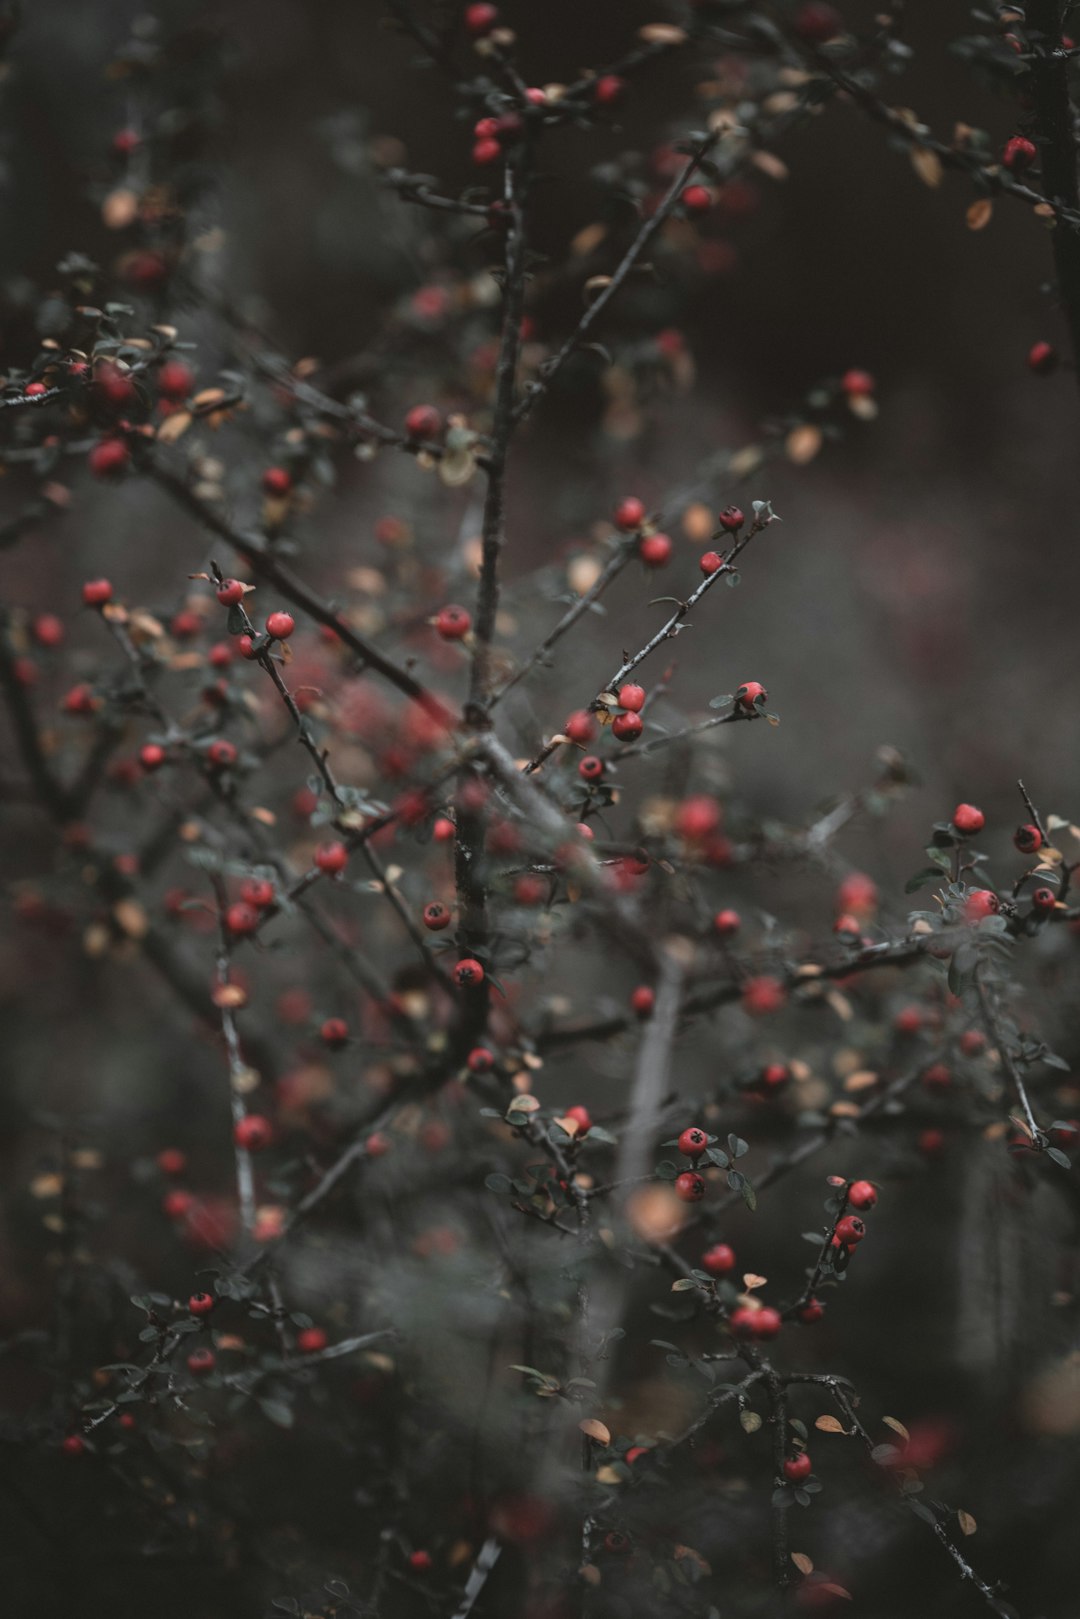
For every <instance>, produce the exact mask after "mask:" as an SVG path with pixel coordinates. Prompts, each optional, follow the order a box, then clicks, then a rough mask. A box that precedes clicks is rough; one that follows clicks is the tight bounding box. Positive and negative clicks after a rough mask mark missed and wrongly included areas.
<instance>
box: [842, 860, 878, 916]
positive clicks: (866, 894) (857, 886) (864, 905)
mask: <svg viewBox="0 0 1080 1619" xmlns="http://www.w3.org/2000/svg"><path fill="white" fill-rule="evenodd" d="M877 902H878V891H877V884H876V883H875V882H874V879H873V878H872V877H868V876H867V875H866V873H865V872H862V871H853V872H851V874H850V875H849V876H847V877H845V878H844V880H843V882H842V883H841V884H840V885H839V887H838V888H837V890H836V909H837V911H838V912H840V911H850V912H851V913H852V915H853V916H857V917H860V918H867V917H870V916H872V915H873V913H874V911H875V910H876V909H877Z"/></svg>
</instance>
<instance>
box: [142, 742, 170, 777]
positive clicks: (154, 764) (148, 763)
mask: <svg viewBox="0 0 1080 1619" xmlns="http://www.w3.org/2000/svg"><path fill="white" fill-rule="evenodd" d="M139 763H140V764H141V765H142V767H143V769H144V770H158V769H160V767H161V766H162V765H163V764H164V763H165V749H164V748H162V747H159V746H158V744H157V743H156V742H147V743H146V744H145V745H144V746H143V747H141V748H140V749H139Z"/></svg>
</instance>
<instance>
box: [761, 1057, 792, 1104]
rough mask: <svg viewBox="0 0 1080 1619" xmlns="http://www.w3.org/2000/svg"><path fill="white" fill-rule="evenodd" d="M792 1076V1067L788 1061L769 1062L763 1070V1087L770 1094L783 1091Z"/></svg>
mask: <svg viewBox="0 0 1080 1619" xmlns="http://www.w3.org/2000/svg"><path fill="white" fill-rule="evenodd" d="M790 1078H791V1069H790V1068H789V1067H788V1065H787V1063H786V1062H768V1063H766V1064H765V1066H764V1068H763V1069H762V1070H761V1088H762V1090H764V1091H765V1092H766V1093H767V1094H768V1095H770V1096H775V1094H776V1093H777V1091H782V1090H783V1089H784V1087H785V1085H787V1083H788V1081H789V1080H790Z"/></svg>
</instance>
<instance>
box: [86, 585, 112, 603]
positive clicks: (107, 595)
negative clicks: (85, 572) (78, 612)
mask: <svg viewBox="0 0 1080 1619" xmlns="http://www.w3.org/2000/svg"><path fill="white" fill-rule="evenodd" d="M111 597H112V585H111V584H110V583H109V581H108V580H107V579H88V580H87V581H86V583H85V585H83V587H82V599H83V601H84V602H85V603H86V605H87V607H103V606H104V605H105V603H106V602H107V601H109V600H110V599H111Z"/></svg>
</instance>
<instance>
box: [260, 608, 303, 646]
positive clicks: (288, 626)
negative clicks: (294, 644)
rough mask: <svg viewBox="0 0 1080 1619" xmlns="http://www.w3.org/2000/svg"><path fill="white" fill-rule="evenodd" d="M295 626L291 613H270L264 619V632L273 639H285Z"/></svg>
mask: <svg viewBox="0 0 1080 1619" xmlns="http://www.w3.org/2000/svg"><path fill="white" fill-rule="evenodd" d="M295 628H296V620H295V619H294V618H293V616H292V614H291V613H281V612H278V613H271V614H270V617H269V618H268V619H267V621H266V633H267V635H269V636H270V637H271V638H272V639H273V640H275V641H287V640H288V639H289V636H290V635H291V634H292V632H293V630H295Z"/></svg>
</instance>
